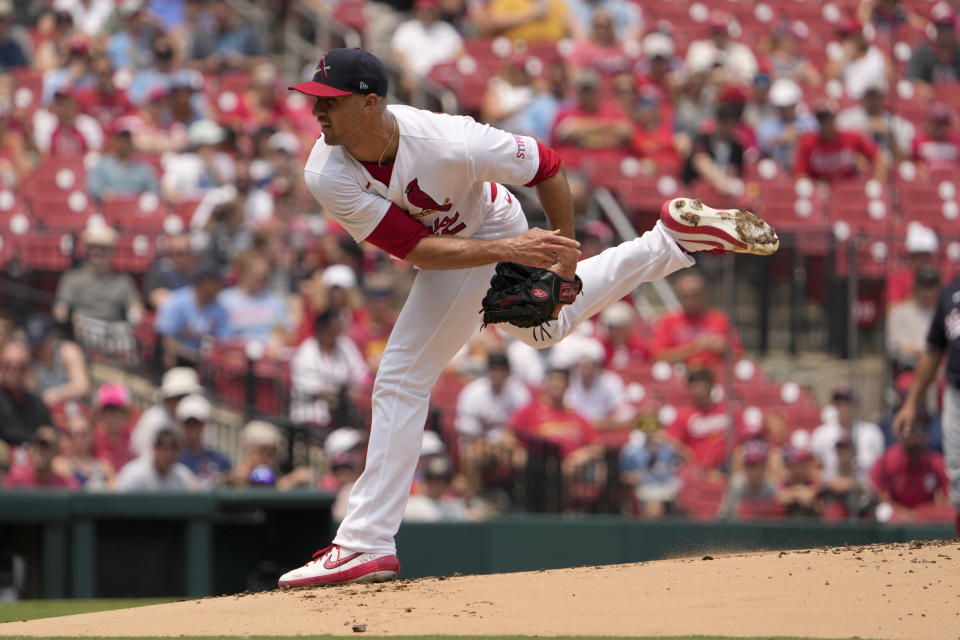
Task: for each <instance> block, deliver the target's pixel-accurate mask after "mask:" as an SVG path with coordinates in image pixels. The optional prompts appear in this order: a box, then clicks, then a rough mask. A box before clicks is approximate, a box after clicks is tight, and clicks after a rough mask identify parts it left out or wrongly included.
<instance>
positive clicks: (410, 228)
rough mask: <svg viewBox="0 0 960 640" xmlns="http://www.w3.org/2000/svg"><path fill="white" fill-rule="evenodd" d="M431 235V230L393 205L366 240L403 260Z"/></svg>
mask: <svg viewBox="0 0 960 640" xmlns="http://www.w3.org/2000/svg"><path fill="white" fill-rule="evenodd" d="M429 235H430V230H429V229H428V228H427V227H425V226H423V225H422V224H420V223H419V222H417V221H416V220H414V219H413V218H411V217H410V216H409V215H408V214H407V212H406V211H404V210H403V209H401V208H400V207H398V206H397V205H395V204H391V205H390V208H389V209H387V213H386V215H384V216H383V219H381V220H380V223H379V224H378V225H377V226H376V228H374V230H373V231H372V232H371V233H370V235H368V236H367V237H366V238H364V239H365V240H366V241H367V242H369V243H370V244H372V245H374V246H375V247H378V248H380V249H383V250H384V251H386V252H387V253H389V254H390V255H392V256H396V257H398V258H400V259H401V260H403V259H404V258H406V257H407V254H408V253H410V252H411V251H412V250H413V248H414V247H415V246H417V243H418V242H420V241H421V240H423V239H424V238H426V237H427V236H429Z"/></svg>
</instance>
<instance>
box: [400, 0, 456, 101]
mask: <svg viewBox="0 0 960 640" xmlns="http://www.w3.org/2000/svg"><path fill="white" fill-rule="evenodd" d="M413 8H414V10H415V11H416V17H414V19H413V20H408V21H407V22H404V23H402V24H401V25H400V26H399V27H397V30H396V31H394V33H393V41H392V42H391V47H392V49H393V57H394V60H395V61H396V62H397V63H398V64H399V65H400V67H401V68H402V69H403V79H402V83H403V86H404V88H405V89H406V90H407V91H411V90H412V89H413V88H414V87H415V86H416V85H417V82H418V81H419V80H420V79H421V78H424V77H426V75H427V74H428V73H430V70H431V69H432V68H433V67H434V66H436V65H438V64H442V63H444V62H452V61H453V60H455V59H456V58H457V57H459V56H460V55H461V54H462V53H463V38H461V37H460V34H459V33H457V30H456V29H454V28H453V25H451V24H450V23H449V22H444V21H443V20H441V19H440V2H439V0H415V2H414V3H413ZM427 43H429V45H427ZM425 45H426V46H425Z"/></svg>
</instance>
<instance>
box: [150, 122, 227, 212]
mask: <svg viewBox="0 0 960 640" xmlns="http://www.w3.org/2000/svg"><path fill="white" fill-rule="evenodd" d="M225 138H226V132H225V131H224V130H223V128H222V127H220V125H218V124H217V123H216V122H214V121H212V120H198V121H196V122H194V123H193V124H191V125H190V128H189V129H188V130H187V139H188V142H189V145H190V150H189V151H187V152H185V153H176V154H169V156H165V157H164V159H163V170H164V173H163V178H162V180H161V188H162V189H163V194H164V196H165V197H166V198H167V199H169V200H170V201H172V202H180V201H181V200H197V199H200V198H202V197H203V196H204V195H205V194H206V193H207V192H208V191H210V190H211V189H215V188H216V187H219V186H222V185H225V184H229V183H231V182H233V180H234V178H235V177H236V176H235V173H236V170H235V167H234V163H233V159H232V158H231V157H230V156H229V155H227V154H226V153H223V152H221V151H219V150H218V149H217V147H218V146H219V145H220V143H221V142H223V141H224V139H225Z"/></svg>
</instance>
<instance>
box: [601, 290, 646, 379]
mask: <svg viewBox="0 0 960 640" xmlns="http://www.w3.org/2000/svg"><path fill="white" fill-rule="evenodd" d="M635 320H636V313H635V312H634V311H633V308H632V307H631V306H630V305H629V304H628V303H626V302H623V301H621V302H616V303H614V304H612V305H610V306H609V307H607V308H606V309H604V310H603V312H601V314H600V326H601V328H602V331H601V333H600V336H599V338H600V341H601V342H602V343H603V350H604V353H605V356H604V366H605V367H607V368H610V369H613V370H614V371H619V370H621V369H625V368H626V367H627V366H629V365H630V364H635V363H639V362H643V361H644V360H646V359H647V356H648V354H649V352H648V350H647V344H646V341H645V340H644V339H643V336H641V335H640V334H639V333H638V332H636V331H635V330H634V322H635Z"/></svg>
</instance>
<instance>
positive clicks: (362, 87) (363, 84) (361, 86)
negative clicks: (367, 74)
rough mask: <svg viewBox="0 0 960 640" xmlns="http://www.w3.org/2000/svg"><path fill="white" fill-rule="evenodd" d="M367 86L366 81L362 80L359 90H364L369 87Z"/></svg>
mask: <svg viewBox="0 0 960 640" xmlns="http://www.w3.org/2000/svg"><path fill="white" fill-rule="evenodd" d="M369 88H370V87H368V86H367V83H366V82H363V81H361V82H360V90H361V91H366V90H367V89H369Z"/></svg>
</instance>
